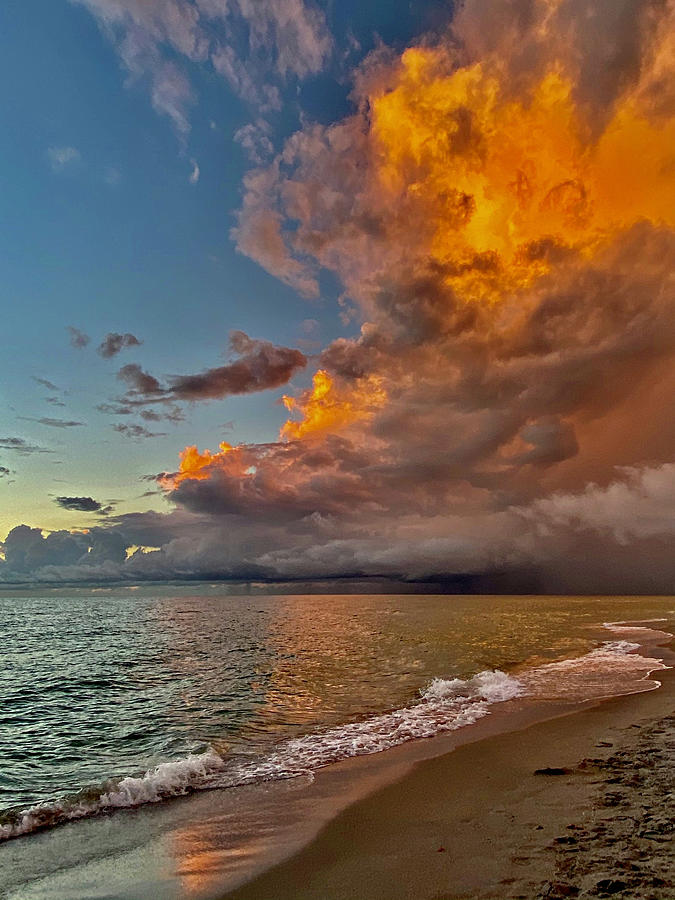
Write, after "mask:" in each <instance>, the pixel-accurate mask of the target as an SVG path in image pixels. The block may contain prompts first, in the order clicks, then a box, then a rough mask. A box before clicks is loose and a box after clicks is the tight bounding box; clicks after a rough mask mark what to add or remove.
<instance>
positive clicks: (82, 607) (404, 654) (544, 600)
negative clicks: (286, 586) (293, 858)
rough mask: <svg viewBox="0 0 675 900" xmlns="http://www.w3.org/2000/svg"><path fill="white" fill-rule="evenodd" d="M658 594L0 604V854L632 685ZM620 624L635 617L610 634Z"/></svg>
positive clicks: (644, 664)
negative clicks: (501, 715)
mask: <svg viewBox="0 0 675 900" xmlns="http://www.w3.org/2000/svg"><path fill="white" fill-rule="evenodd" d="M674 606H675V598H672V597H666V598H658V597H643V598H637V597H593V598H589V597H503V596H500V597H490V596H471V597H463V596H430V595H383V594H359V595H354V594H352V595H302V596H301V595H297V596H288V595H286V596H284V595H278V596H264V595H258V596H254V595H246V596H229V595H227V593H226V592H225V590H224V588H223V587H222V586H219V585H199V586H195V585H190V586H189V587H175V586H172V587H168V588H167V587H166V586H163V587H161V588H159V587H155V586H138V587H136V586H134V587H125V588H104V589H101V588H88V589H87V588H78V589H75V590H72V589H71V590H65V589H54V590H45V591H43V592H32V593H31V592H28V591H17V592H8V591H4V592H1V593H0V646H1V647H2V655H1V657H0V841H5V842H7V841H11V843H12V844H13V843H14V841H13V840H11V839H14V838H19V839H20V842H23V841H28V842H30V841H32V840H34V839H35V837H36V836H38V835H40V834H44V831H45V829H52V828H56V829H57V828H58V826H62V825H64V823H67V822H69V821H72V820H76V819H77V820H79V819H88V818H96V817H100V816H106V817H107V816H111V815H112V816H113V817H114V816H115V815H120V814H122V815H123V813H122V812H121V809H122V808H128V807H133V808H138V807H142V806H145V805H149V804H156V803H160V802H162V803H166V804H170V803H171V802H174V801H175V799H176V798H179V797H182V796H184V795H186V794H190V793H193V792H201V791H208V790H221V791H222V790H227V789H229V788H233V787H238V786H239V787H240V786H242V785H252V784H253V785H254V784H260V783H269V782H273V781H278V780H282V779H289V778H296V777H300V776H303V777H307V776H311V775H312V773H313V772H315V771H316V770H317V769H319V768H322V767H324V766H326V765H328V764H330V763H333V762H337V761H340V760H343V759H346V758H349V757H353V756H361V755H368V754H376V753H378V752H380V751H383V750H386V749H388V748H390V747H393V746H396V745H399V744H402V743H405V742H408V741H412V740H419V739H422V738H428V737H433V736H434V735H436V734H440V733H443V732H449V731H453V730H455V729H459V728H470V727H471V725H472V724H473V723H475V722H477V721H478V720H479V719H481V718H483V717H485V716H487V715H490V714H491V712H492V711H494V709H495V708H496V706H497V705H498V704H501V703H504V702H505V701H508V700H511V699H513V698H516V697H523V698H528V697H531V698H534V699H538V700H542V699H543V700H551V701H559V700H586V699H590V700H592V699H597V698H600V697H609V696H613V695H617V694H622V693H631V692H636V691H640V690H649V689H652V688H654V687H655V686H656V685H657V682H656V681H654V680H650V679H649V678H648V674H649V673H650V672H652V671H654V670H656V669H658V668H660V667H662V665H661V663H660V662H659V661H658V660H657V659H653V658H651V657H649V655H648V654H647V655H645V654H644V653H638V652H636V651H637V650H638V648H639V646H640V643H639V642H640V635H641V634H642V633H644V634H645V635H648V634H651V633H652V631H654V630H658V629H660V628H663V627H664V625H663V622H664V621H666V620H672V616H673V612H674V609H673V608H674ZM622 622H631V623H635V622H639V623H640V625H639V626H638V627H637V628H636V626H635V625H622V624H621V623H622Z"/></svg>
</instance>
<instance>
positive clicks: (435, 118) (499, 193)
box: [369, 47, 675, 302]
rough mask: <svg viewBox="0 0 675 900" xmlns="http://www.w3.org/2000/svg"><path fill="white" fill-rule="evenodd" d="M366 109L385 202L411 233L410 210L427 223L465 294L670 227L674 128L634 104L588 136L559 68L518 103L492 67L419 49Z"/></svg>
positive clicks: (487, 292)
mask: <svg viewBox="0 0 675 900" xmlns="http://www.w3.org/2000/svg"><path fill="white" fill-rule="evenodd" d="M369 109H370V123H371V124H370V128H371V140H372V147H373V151H374V168H375V172H376V174H377V177H378V182H379V189H380V190H381V191H382V192H383V194H384V197H385V200H384V202H385V203H389V204H392V205H394V206H395V207H398V208H399V209H400V210H401V217H402V221H401V228H402V229H405V228H406V227H407V221H406V218H407V217H406V216H405V213H406V210H408V211H409V212H410V213H411V214H412V212H413V211H414V218H415V221H416V222H418V221H421V222H423V223H424V224H423V231H422V232H421V233H419V234H418V240H420V241H421V243H422V244H423V245H424V244H426V248H425V249H426V250H427V251H428V257H429V260H430V261H431V262H432V263H435V264H436V265H437V266H440V267H443V268H445V270H446V276H445V277H446V280H447V283H448V284H450V285H452V287H453V288H454V289H455V290H456V291H457V293H458V295H459V296H460V297H461V298H462V299H464V300H483V301H488V302H494V301H497V300H499V299H501V298H503V297H505V296H508V295H509V294H510V293H512V292H514V291H516V290H519V289H522V288H526V287H528V286H530V285H531V284H532V282H533V281H534V280H535V279H536V278H537V277H538V276H539V275H542V274H545V273H546V272H548V271H549V270H550V268H551V265H552V259H554V258H556V257H560V255H561V254H564V253H569V252H574V253H578V254H581V255H582V256H583V257H586V258H588V257H591V256H593V255H594V254H595V253H596V252H597V251H598V250H599V249H600V248H601V247H603V246H605V245H606V243H607V241H608V240H609V239H611V238H613V237H614V236H615V234H616V233H617V231H618V230H619V229H621V228H623V227H625V226H627V225H630V224H631V223H633V222H636V221H638V220H640V219H647V220H649V221H651V222H654V223H666V224H672V223H673V221H674V220H675V177H674V171H673V147H674V146H675V122H673V121H672V119H670V120H668V119H663V120H659V119H653V118H648V117H647V116H646V115H645V114H644V113H643V111H642V110H641V107H640V100H639V98H638V97H637V96H634V95H630V94H629V95H628V96H627V97H626V98H625V99H623V100H622V101H621V102H620V103H619V104H618V105H617V107H616V109H615V110H614V112H613V114H612V116H611V118H610V120H609V122H608V124H607V125H606V127H605V128H604V130H603V132H602V135H601V136H600V139H599V140H598V141H597V142H593V141H592V140H591V135H590V134H589V126H588V124H587V123H586V122H585V120H584V117H583V116H582V113H581V110H580V109H579V106H578V105H577V103H576V101H575V98H574V85H573V83H572V82H571V80H570V79H569V78H568V77H566V76H565V75H564V74H563V73H562V72H561V71H559V70H556V69H553V70H551V71H549V72H548V74H546V75H545V76H544V77H543V78H542V79H541V80H540V81H539V82H538V83H537V84H535V85H534V86H533V87H532V88H531V89H530V90H528V91H527V93H525V94H524V95H523V96H513V95H512V94H511V93H510V91H509V89H508V85H507V84H505V83H503V82H502V80H501V79H500V76H499V74H498V72H497V71H496V70H495V67H494V66H490V65H488V64H484V63H482V62H478V63H475V64H474V65H471V66H467V67H465V68H458V69H455V70H454V71H451V72H450V73H448V59H447V53H446V51H445V50H442V49H432V48H422V47H415V48H411V49H409V50H406V52H405V53H404V54H403V56H402V57H401V60H400V65H399V68H398V73H397V76H396V79H395V80H394V83H393V86H392V83H391V82H390V83H389V85H387V89H386V90H382V91H381V92H379V93H375V94H373V95H372V96H370V97H369ZM631 160H633V161H634V162H633V164H631V163H630V161H631ZM421 213H423V215H421Z"/></svg>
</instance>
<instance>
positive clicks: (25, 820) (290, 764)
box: [0, 623, 667, 841]
mask: <svg viewBox="0 0 675 900" xmlns="http://www.w3.org/2000/svg"><path fill="white" fill-rule="evenodd" d="M610 626H611V628H612V630H616V629H618V628H622V629H624V626H625V628H626V629H628V627H629V626H628V624H627V623H607V625H606V627H608V628H609V627H610ZM630 630H631V631H633V632H635V631H638V632H640V631H644V630H648V631H651V630H650V629H640V628H639V627H636V626H633V627H632V628H631V629H630ZM621 633H624V631H622V632H621ZM625 633H628V632H627V631H625ZM652 634H657V632H653V631H652ZM639 647H640V645H639V644H637V643H635V642H633V641H628V640H625V639H621V640H615V641H605V642H604V643H603V644H602V645H601V646H600V647H598V648H596V649H595V650H591V651H590V652H589V653H587V654H585V655H583V656H579V657H574V658H570V659H564V660H560V661H557V662H552V663H547V664H545V665H542V666H538V667H535V668H530V669H526V670H525V671H523V672H519V673H518V674H517V675H509V674H507V673H505V672H502V671H499V670H486V671H483V672H479V673H478V674H476V675H474V676H473V677H471V678H468V679H461V678H451V679H443V678H434V679H433V680H432V681H431V682H430V683H429V684H428V685H427V686H426V687H425V688H423V689H422V690H421V691H420V698H419V701H418V702H416V703H414V704H412V705H411V706H408V707H404V708H402V709H397V710H394V711H392V712H387V713H384V714H382V715H378V716H372V717H370V718H368V719H364V720H362V721H358V722H351V723H348V724H346V725H341V726H338V727H334V728H330V729H327V730H326V731H323V732H319V733H314V734H308V735H304V736H302V737H297V738H292V739H289V740H285V741H283V742H281V743H280V744H279V745H277V748H276V749H275V750H274V751H273V752H271V753H268V754H266V755H265V756H262V757H260V758H257V759H246V760H245V761H239V760H237V759H236V758H230V757H227V756H224V755H221V754H219V753H217V752H216V750H215V749H213V748H209V749H208V750H207V751H206V752H203V753H193V754H190V755H189V756H187V757H185V758H183V759H179V760H175V761H172V762H164V763H161V764H160V765H158V766H156V767H154V768H153V769H150V770H148V771H147V772H145V773H143V774H140V775H138V776H129V777H126V778H122V779H120V780H118V781H112V780H110V781H107V782H105V783H103V784H101V785H98V786H94V787H90V788H87V789H85V790H82V791H80V792H78V793H76V794H71V795H69V796H67V797H63V798H62V799H59V800H55V801H48V802H44V803H39V804H36V805H34V806H31V807H29V808H27V809H18V810H17V809H15V810H8V811H6V812H5V813H4V814H0V841H1V840H7V839H10V838H15V837H19V836H20V835H26V834H30V833H31V832H34V831H38V830H41V829H44V828H48V827H51V826H54V825H58V824H61V823H65V822H68V821H72V820H74V819H81V818H84V817H88V816H93V815H96V814H98V813H103V812H110V811H112V810H114V809H119V808H129V807H137V806H142V805H144V804H149V803H158V802H160V801H162V800H167V799H170V798H173V797H180V796H185V795H187V794H191V793H193V792H196V791H203V790H210V789H216V788H230V787H236V786H239V785H244V784H251V783H255V782H264V781H274V780H279V779H285V778H294V777H298V776H301V775H309V776H310V777H313V776H312V773H313V772H314V771H315V770H316V769H319V768H321V767H323V766H326V765H329V764H330V763H334V762H337V761H339V760H342V759H348V758H351V757H354V756H362V755H368V754H372V753H379V752H381V751H383V750H388V749H390V748H392V747H395V746H398V745H400V744H403V743H406V742H408V741H412V740H417V739H420V738H429V737H433V736H435V735H438V734H442V733H445V732H449V731H455V730H457V729H460V728H464V727H466V726H468V725H472V724H474V723H475V722H477V721H478V720H479V719H481V718H483V717H484V716H486V715H488V714H489V712H490V709H491V708H492V706H494V705H495V704H498V703H503V702H505V701H508V700H512V699H515V698H517V697H528V698H532V699H540V700H546V699H555V700H573V701H579V700H592V699H600V698H603V697H607V696H614V695H618V694H623V693H635V692H638V691H642V690H650V689H652V688H656V687H658V686H659V682H657V681H653V680H648V676H649V674H650V673H651V672H653V671H655V670H657V669H664V668H667V666H665V665H664V664H663V663H662V661H661V660H659V659H654V658H651V657H647V656H642V655H640V654H637V653H635V651H636V650H637V649H639Z"/></svg>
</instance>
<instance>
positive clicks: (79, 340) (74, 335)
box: [68, 325, 91, 350]
mask: <svg viewBox="0 0 675 900" xmlns="http://www.w3.org/2000/svg"><path fill="white" fill-rule="evenodd" d="M68 332H69V333H70V346H71V347H75V349H76V350H83V349H84V348H85V347H86V346H87V344H88V343H89V342H90V341H91V338H90V337H89V335H88V334H85V333H84V332H83V331H80V329H79V328H75V327H74V326H73V325H69V326H68Z"/></svg>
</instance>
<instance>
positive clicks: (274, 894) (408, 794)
mask: <svg viewBox="0 0 675 900" xmlns="http://www.w3.org/2000/svg"><path fill="white" fill-rule="evenodd" d="M666 661H667V662H669V663H670V664H672V660H669V659H668V658H667V657H666ZM655 677H658V680H659V681H661V683H662V686H661V688H659V689H657V690H653V691H651V692H649V693H643V694H637V695H632V696H628V697H620V698H616V699H613V700H609V701H606V702H603V703H601V704H599V705H597V706H594V707H592V708H587V709H584V710H582V711H580V712H576V713H574V714H572V715H567V716H563V717H558V718H555V719H550V720H549V721H545V722H539V723H537V724H534V725H531V726H529V727H527V728H525V729H523V730H520V731H517V732H514V733H509V734H499V735H494V736H490V737H488V738H486V739H483V740H481V741H478V742H476V743H470V744H466V745H464V746H461V747H459V748H457V749H456V750H454V751H453V752H451V753H448V754H446V755H444V756H440V757H438V758H435V759H430V760H426V761H422V762H419V763H417V764H416V765H415V767H414V769H413V770H412V771H411V772H410V773H409V774H407V775H405V776H404V777H403V778H402V779H401V780H399V781H397V782H396V783H394V784H390V785H388V786H386V787H384V788H383V789H380V790H378V791H376V792H375V793H373V794H371V795H370V796H369V797H367V798H366V799H364V800H361V801H359V802H357V803H356V804H354V805H352V806H350V807H349V808H348V809H346V810H345V811H343V812H342V813H341V814H339V815H338V816H337V817H336V818H335V819H334V820H333V821H332V822H330V823H329V824H328V825H327V826H326V827H325V828H324V829H323V830H322V831H321V833H320V834H319V835H318V836H317V838H316V839H315V840H314V841H313V842H312V843H311V844H309V845H308V846H307V847H306V848H305V849H304V850H302V851H301V852H300V853H298V854H297V855H295V856H294V857H292V858H291V859H289V860H288V861H286V862H285V863H282V864H281V865H278V866H276V867H274V868H273V869H271V870H269V871H267V872H266V873H264V874H263V875H261V876H259V877H257V878H256V879H255V880H253V881H251V882H249V883H248V884H246V885H244V886H243V887H240V888H239V889H237V890H235V891H233V892H230V893H228V894H227V898H228V900H271V898H274V900H352V898H353V900H357V898H358V900H366V898H367V900H459V898H504V900H506V898H513V900H515V898H527V900H530V898H551V900H553V898H561V897H609V896H618V897H631V898H636V900H637V898H639V900H650V898H653V900H666V898H672V897H673V896H675V862H674V860H673V855H672V832H673V820H672V806H671V800H672V787H673V779H672V764H673V759H674V757H675V718H674V717H673V715H672V713H673V710H674V709H675V673H674V672H673V671H672V670H671V671H664V672H659V673H656V676H655Z"/></svg>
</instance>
